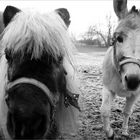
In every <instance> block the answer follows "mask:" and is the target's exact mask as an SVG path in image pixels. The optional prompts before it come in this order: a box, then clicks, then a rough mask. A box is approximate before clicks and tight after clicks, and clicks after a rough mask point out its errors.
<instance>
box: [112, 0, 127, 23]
mask: <svg viewBox="0 0 140 140" xmlns="http://www.w3.org/2000/svg"><path fill="white" fill-rule="evenodd" d="M113 6H114V11H115V13H116V15H117V16H118V18H119V20H121V19H123V18H124V17H125V16H126V14H127V13H128V9H127V0H113Z"/></svg>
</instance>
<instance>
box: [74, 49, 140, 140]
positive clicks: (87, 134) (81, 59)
mask: <svg viewBox="0 0 140 140" xmlns="http://www.w3.org/2000/svg"><path fill="white" fill-rule="evenodd" d="M103 57H104V53H103V52H101V53H93V52H91V53H77V54H76V58H77V60H78V64H77V67H78V77H79V79H80V91H81V98H80V104H81V107H82V112H81V114H80V116H79V120H80V128H79V130H78V136H76V137H75V138H73V139H75V140H103V139H105V133H104V131H103V124H102V121H101V116H100V106H101V90H102V70H101V66H102V61H103ZM123 107H124V99H122V98H117V99H115V101H114V104H113V109H112V113H111V123H112V127H113V128H114V130H115V132H116V133H117V135H118V138H116V140H130V139H133V138H135V137H139V136H140V102H138V103H137V104H136V105H135V106H134V112H133V114H132V116H131V118H130V120H129V132H130V136H129V137H127V138H125V137H122V136H121V127H122V122H123V116H122V109H123Z"/></svg>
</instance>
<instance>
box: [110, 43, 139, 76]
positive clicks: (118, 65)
mask: <svg viewBox="0 0 140 140" xmlns="http://www.w3.org/2000/svg"><path fill="white" fill-rule="evenodd" d="M112 45H113V61H114V65H115V69H116V71H117V73H118V74H119V75H120V74H121V67H122V66H123V65H125V64H128V63H133V64H137V65H138V66H139V67H140V59H137V58H133V57H125V58H124V59H123V60H121V61H119V60H118V58H117V55H116V40H114V41H113V43H112Z"/></svg>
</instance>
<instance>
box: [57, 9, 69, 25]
mask: <svg viewBox="0 0 140 140" xmlns="http://www.w3.org/2000/svg"><path fill="white" fill-rule="evenodd" d="M55 11H56V12H57V13H58V14H59V16H60V17H61V18H62V19H63V21H64V22H65V24H66V26H67V27H69V25H70V22H71V21H70V14H69V11H68V10H67V9H66V8H59V9H56V10H55Z"/></svg>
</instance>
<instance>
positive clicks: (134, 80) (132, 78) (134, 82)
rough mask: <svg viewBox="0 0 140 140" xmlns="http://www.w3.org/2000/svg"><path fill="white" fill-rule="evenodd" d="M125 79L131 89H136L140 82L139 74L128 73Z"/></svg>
mask: <svg viewBox="0 0 140 140" xmlns="http://www.w3.org/2000/svg"><path fill="white" fill-rule="evenodd" d="M125 81H126V84H127V88H128V89H129V90H136V89H137V88H138V86H139V83H140V79H139V77H138V76H137V75H128V76H127V75H126V76H125Z"/></svg>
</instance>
